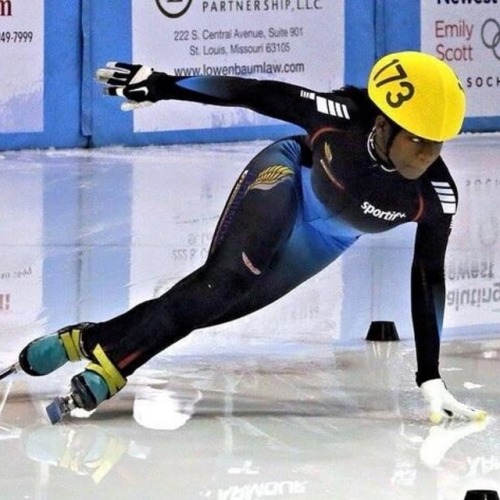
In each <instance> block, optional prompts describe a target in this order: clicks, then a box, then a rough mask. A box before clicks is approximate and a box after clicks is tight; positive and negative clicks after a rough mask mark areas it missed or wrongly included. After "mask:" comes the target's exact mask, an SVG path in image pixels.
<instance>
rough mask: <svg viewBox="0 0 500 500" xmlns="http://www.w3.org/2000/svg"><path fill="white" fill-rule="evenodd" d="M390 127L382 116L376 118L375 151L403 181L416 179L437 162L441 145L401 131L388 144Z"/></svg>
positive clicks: (390, 132)
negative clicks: (389, 163) (392, 167)
mask: <svg viewBox="0 0 500 500" xmlns="http://www.w3.org/2000/svg"><path fill="white" fill-rule="evenodd" d="M392 127H393V126H392V124H391V123H390V122H389V121H388V120H387V119H386V118H385V117H384V116H378V117H377V119H376V122H375V144H376V147H377V151H378V152H379V154H380V155H381V156H382V159H385V160H387V159H389V160H390V161H391V162H392V165H393V166H394V168H395V169H396V170H397V171H398V173H399V174H400V175H402V176H403V177H404V178H405V179H411V180H413V179H418V178H419V177H420V176H421V175H422V174H423V173H424V172H425V171H426V170H427V169H428V168H429V167H430V166H431V165H432V164H433V163H434V162H435V161H436V160H437V158H438V157H439V155H440V154H441V148H442V147H443V143H442V142H436V141H430V140H428V139H423V138H422V137H418V136H416V135H414V134H411V133H410V132H407V131H406V130H403V129H401V130H399V132H398V133H397V134H396V136H395V137H394V139H393V141H392V143H390V140H391V137H392V131H393V128H392ZM384 156H385V158H384Z"/></svg>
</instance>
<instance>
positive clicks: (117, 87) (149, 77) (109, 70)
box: [96, 62, 159, 111]
mask: <svg viewBox="0 0 500 500" xmlns="http://www.w3.org/2000/svg"><path fill="white" fill-rule="evenodd" d="M153 75H158V73H155V72H154V70H153V68H151V67H149V66H142V65H141V64H129V63H124V62H108V63H107V64H106V67H105V68H99V69H98V70H97V71H96V78H97V80H98V81H99V82H100V83H102V84H104V94H105V95H112V96H120V97H125V99H127V101H126V102H124V103H123V104H122V105H121V109H122V110H123V111H130V110H133V109H137V108H143V107H145V106H150V105H151V104H153V103H154V102H156V101H158V100H159V96H158V95H157V93H156V92H155V78H154V76H153Z"/></svg>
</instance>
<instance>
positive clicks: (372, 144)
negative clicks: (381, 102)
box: [368, 115, 401, 172]
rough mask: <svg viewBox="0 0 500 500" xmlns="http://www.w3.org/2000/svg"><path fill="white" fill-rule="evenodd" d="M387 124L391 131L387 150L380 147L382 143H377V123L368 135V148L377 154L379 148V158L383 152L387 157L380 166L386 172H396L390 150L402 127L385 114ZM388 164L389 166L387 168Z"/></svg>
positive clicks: (386, 145)
mask: <svg viewBox="0 0 500 500" xmlns="http://www.w3.org/2000/svg"><path fill="white" fill-rule="evenodd" d="M383 116H384V118H385V120H386V122H387V124H388V125H389V127H390V131H389V137H388V139H387V142H386V144H385V148H384V149H385V151H383V150H382V148H381V147H380V145H379V144H378V143H377V141H376V138H375V136H376V127H377V126H376V125H374V126H373V129H372V131H371V132H370V135H369V136H368V150H369V151H370V150H371V151H373V152H374V153H375V154H376V153H377V150H378V152H379V155H378V156H379V159H380V154H382V155H383V156H384V157H385V160H382V162H381V163H380V167H381V168H382V169H383V170H385V171H386V172H395V171H396V170H397V169H396V166H395V165H394V163H393V162H392V160H391V158H390V152H391V147H392V144H393V142H394V139H395V138H396V136H397V135H398V133H399V132H400V130H401V127H400V126H399V125H397V124H396V123H394V122H393V121H392V120H391V119H390V118H389V117H387V116H386V115H383ZM384 163H385V165H384ZM387 166H388V167H389V168H387Z"/></svg>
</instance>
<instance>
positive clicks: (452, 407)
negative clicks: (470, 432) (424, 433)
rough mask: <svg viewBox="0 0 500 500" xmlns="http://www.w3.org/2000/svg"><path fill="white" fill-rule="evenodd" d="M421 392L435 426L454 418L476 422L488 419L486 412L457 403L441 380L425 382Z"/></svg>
mask: <svg viewBox="0 0 500 500" xmlns="http://www.w3.org/2000/svg"><path fill="white" fill-rule="evenodd" d="M420 390H421V391H422V394H423V396H424V398H425V400H426V401H427V403H428V405H429V419H430V421H431V422H432V423H433V424H439V423H440V422H441V421H442V420H443V419H445V418H452V417H454V416H460V417H466V418H468V419H470V420H474V421H482V420H485V419H486V417H487V413H486V412H485V411H483V410H476V409H474V408H471V407H469V406H467V405H464V404H463V403H460V402H459V401H457V400H456V399H455V398H454V397H453V396H452V395H451V394H450V392H449V391H448V389H447V388H446V386H445V385H444V382H443V381H442V380H441V379H440V378H437V379H433V380H428V381H427V382H424V383H423V384H422V385H421V386H420Z"/></svg>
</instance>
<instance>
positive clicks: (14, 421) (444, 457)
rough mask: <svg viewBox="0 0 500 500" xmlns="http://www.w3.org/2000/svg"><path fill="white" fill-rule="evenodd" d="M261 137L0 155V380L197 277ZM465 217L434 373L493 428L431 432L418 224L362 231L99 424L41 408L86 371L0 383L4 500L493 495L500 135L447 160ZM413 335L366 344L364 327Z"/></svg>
mask: <svg viewBox="0 0 500 500" xmlns="http://www.w3.org/2000/svg"><path fill="white" fill-rule="evenodd" d="M264 144H265V142H250V143H241V144H238V143H232V144H218V145H217V144H216V145H214V144H211V145H192V146H172V147H155V148H153V147H151V148H149V147H148V148H137V149H127V148H105V149H100V150H89V151H84V150H72V151H69V150H68V151H43V152H42V151H21V152H3V153H1V155H0V214H1V224H0V256H1V259H0V335H1V338H2V351H1V353H0V364H1V366H7V365H9V364H10V363H12V362H13V361H15V359H16V356H17V354H18V352H19V350H20V349H21V348H22V347H24V345H25V344H26V343H27V342H28V341H30V340H31V339H33V338H35V337H37V336H39V335H42V334H45V333H49V332H51V331H54V330H55V329H58V328H60V327H61V326H64V325H66V324H71V323H75V322H78V321H99V320H103V319H106V318H108V317H110V316H114V315H116V314H118V313H120V312H122V311H124V310H125V309H127V308H129V307H131V306H132V305H134V304H136V303H138V302H140V301H143V300H147V299H148V298H151V297H154V296H158V295H160V294H161V293H163V292H164V291H166V290H167V289H168V288H169V287H170V286H171V285H172V284H173V283H175V282H176V281H177V280H178V279H180V278H181V277H183V276H184V275H185V274H187V273H188V272H190V271H192V270H194V269H195V268H196V267H197V266H199V265H200V264H201V263H202V262H203V260H204V258H205V256H206V253H207V250H208V246H209V244H210V236H211V232H212V231H213V229H214V227H215V224H216V221H217V216H218V214H219V213H220V211H221V210H222V208H223V206H224V201H225V197H226V196H227V194H228V193H229V190H230V189H231V187H232V184H233V183H234V181H235V180H236V177H237V175H238V173H239V172H240V170H242V169H243V167H244V165H245V163H246V162H247V161H248V160H249V159H250V158H251V157H252V155H253V154H255V153H256V152H257V151H258V150H259V148H261V147H262V146H263V145H264ZM444 156H445V159H447V160H448V162H449V164H450V168H451V170H452V172H453V173H454V174H455V178H456V180H457V185H458V188H459V192H460V200H461V201H460V206H461V209H460V210H461V212H459V214H458V215H457V221H456V224H455V227H454V233H453V237H452V240H451V242H450V249H449V262H448V264H447V285H448V290H449V292H448V295H447V304H448V312H447V316H446V319H445V326H446V328H445V331H444V334H443V346H442V356H441V372H442V375H443V377H444V378H445V380H446V383H447V385H448V387H449V389H450V390H451V392H452V393H453V394H454V395H455V396H456V397H457V398H458V399H460V400H463V401H464V402H467V403H469V404H471V405H472V406H475V407H480V408H483V409H485V410H486V411H488V413H489V418H488V420H487V421H486V422H485V423H471V422H465V421H449V422H446V423H445V424H442V425H439V426H432V425H431V424H430V423H429V422H428V421H427V420H426V408H425V405H424V403H423V400H422V398H421V396H420V393H419V391H418V388H417V387H416V386H415V383H414V372H415V359H414V357H415V354H414V348H413V342H412V332H411V323H410V320H409V315H410V313H409V304H408V302H409V291H408V290H409V284H408V280H409V266H410V265H411V247H412V237H413V231H414V228H412V227H411V225H407V227H404V228H401V229H398V230H395V231H394V232H393V233H388V234H386V235H379V236H369V237H368V236H367V237H366V238H362V240H361V241H360V242H359V243H358V245H357V246H355V247H354V248H353V249H351V250H349V252H347V253H346V254H345V255H344V256H342V257H341V259H339V261H338V262H336V263H334V264H333V265H332V267H331V269H327V270H326V271H325V272H324V273H322V274H321V275H320V276H318V277H316V278H314V279H313V280H311V281H310V282H309V283H307V284H305V285H303V286H302V287H299V288H298V289H297V290H295V291H294V292H292V293H291V294H290V295H289V296H287V297H285V298H284V299H283V300H282V301H279V302H278V303H276V304H274V305H271V306H270V307H269V308H267V309H265V310H264V311H260V312H258V313H256V314H254V315H252V316H249V317H248V318H244V319H242V320H240V321H237V322H233V323H230V324H227V325H223V326H221V327H218V328H216V329H207V330H203V331H199V332H195V333H193V334H192V335H190V336H189V337H188V338H186V339H185V340H183V341H181V342H180V343H179V344H177V345H175V346H173V347H172V348H171V349H169V350H167V351H165V352H164V353H162V354H161V355H159V356H158V357H156V358H155V359H153V360H152V361H151V362H150V363H148V364H147V365H145V366H144V367H142V368H141V369H140V370H138V371H137V372H136V373H135V374H134V375H133V376H131V377H130V379H129V384H128V385H127V386H126V387H125V389H123V390H122V391H121V392H120V393H119V394H118V395H117V396H116V397H114V398H113V399H112V400H110V401H107V402H105V403H104V404H102V406H101V407H99V408H98V410H97V411H96V412H94V413H93V414H91V415H83V414H79V415H75V416H73V417H71V418H68V419H67V420H66V421H65V423H63V424H60V425H55V426H51V425H50V424H49V423H48V420H47V417H46V415H45V410H44V408H45V406H46V405H47V404H48V403H49V402H50V401H51V400H52V399H53V398H54V397H55V396H59V395H62V394H65V393H66V392H67V389H68V386H69V380H70V378H71V376H72V375H73V374H74V373H77V372H79V371H81V369H82V365H78V366H74V365H68V366H65V367H64V368H62V369H61V370H60V371H58V372H56V373H54V374H51V375H49V376H47V377H44V378H30V377H28V376H26V375H16V376H14V377H12V378H10V379H7V380H4V381H2V382H0V440H1V443H0V446H2V452H1V454H0V465H1V467H0V498H1V499H2V500H3V499H66V498H72V499H99V498H103V499H104V498H106V499H108V498H119V499H141V500H142V499H169V500H170V499H172V500H184V499H189V500H193V499H214V500H257V499H271V498H276V499H280V498H283V499H307V500H323V499H325V500H361V499H371V500H392V499H394V500H396V499H397V500H462V499H463V498H464V496H465V493H466V491H467V490H472V489H492V490H497V491H500V437H499V436H500V423H499V418H498V415H499V414H500V384H499V379H500V370H499V369H498V361H499V358H500V283H499V281H500V278H499V275H498V274H497V267H498V265H500V262H499V260H500V241H499V236H500V234H499V233H500V223H499V217H498V200H499V199H500V197H499V191H500V173H499V170H498V165H499V159H500V136H498V135H485V136H463V137H461V138H459V139H458V140H456V141H454V142H452V143H450V144H449V145H447V146H446V149H445V153H444ZM380 319H383V320H390V321H395V323H396V325H397V328H398V331H399V334H400V337H401V341H399V342H367V341H365V340H364V339H365V336H366V333H367V330H368V327H369V325H370V322H371V321H372V320H380Z"/></svg>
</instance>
